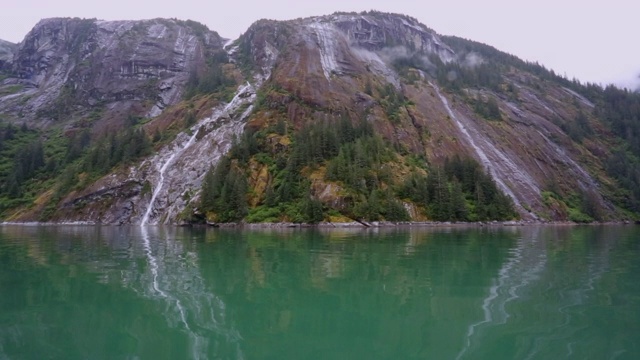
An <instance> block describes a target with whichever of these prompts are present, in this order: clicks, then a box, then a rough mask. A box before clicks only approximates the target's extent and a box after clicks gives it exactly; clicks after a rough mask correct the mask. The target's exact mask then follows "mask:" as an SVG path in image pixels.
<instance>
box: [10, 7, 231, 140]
mask: <svg viewBox="0 0 640 360" xmlns="http://www.w3.org/2000/svg"><path fill="white" fill-rule="evenodd" d="M222 44H223V40H222V39H221V38H220V37H219V36H218V35H217V34H216V33H215V32H212V31H209V30H208V29H206V27H204V26H203V25H200V24H198V23H195V22H180V21H176V20H163V19H157V20H148V21H97V20H93V19H69V18H56V19H45V20H42V21H40V22H39V23H38V24H37V25H36V26H35V27H34V28H33V30H32V31H31V32H30V33H29V34H27V36H26V37H25V39H24V40H23V41H22V42H21V43H20V44H19V46H18V47H17V49H15V56H14V58H13V61H12V64H11V69H10V70H11V75H12V76H11V77H9V78H7V79H5V80H4V81H3V82H2V85H3V86H2V87H0V91H1V92H2V93H1V94H3V95H4V96H2V97H0V112H2V114H3V115H4V116H5V117H9V118H12V119H21V121H26V123H27V124H28V125H30V126H34V127H40V128H42V127H50V126H54V125H58V124H61V123H62V124H65V125H66V126H67V127H69V126H71V127H87V126H90V127H91V128H92V129H93V130H94V131H97V132H102V131H103V130H104V128H105V127H109V126H112V127H119V126H121V125H122V122H123V121H124V120H125V119H126V118H127V117H129V116H139V117H154V116H157V115H158V114H159V113H160V112H161V111H162V110H163V109H165V108H166V107H168V106H170V105H173V104H175V103H177V102H178V101H179V100H180V99H181V96H182V94H183V92H184V89H185V84H186V83H187V81H188V79H189V75H190V73H192V72H197V71H201V69H203V68H204V67H205V61H206V60H205V59H206V58H210V57H211V56H213V55H215V53H216V52H221V51H222ZM87 122H89V124H87Z"/></svg>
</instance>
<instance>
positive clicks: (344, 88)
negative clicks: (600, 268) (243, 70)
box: [241, 13, 615, 219]
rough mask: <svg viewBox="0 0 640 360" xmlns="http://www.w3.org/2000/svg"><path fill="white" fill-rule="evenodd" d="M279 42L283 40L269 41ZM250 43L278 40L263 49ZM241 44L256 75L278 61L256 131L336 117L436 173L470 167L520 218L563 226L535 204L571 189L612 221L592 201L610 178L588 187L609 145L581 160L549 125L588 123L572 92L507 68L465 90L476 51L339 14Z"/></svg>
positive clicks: (422, 32) (393, 19) (384, 21)
mask: <svg viewBox="0 0 640 360" xmlns="http://www.w3.org/2000/svg"><path fill="white" fill-rule="evenodd" d="M267 28H269V29H268V30H267ZM282 33H286V34H287V36H281V37H278V36H277V34H282ZM258 34H276V35H273V36H272V38H271V39H263V38H261V37H260V36H259V35H258ZM243 41H245V43H243V44H241V48H244V49H246V50H245V51H247V52H250V55H247V56H245V58H246V59H251V60H254V62H253V64H254V68H255V69H257V70H258V71H260V69H262V68H264V67H265V64H264V63H263V62H262V59H263V58H264V56H263V55H262V54H265V53H267V51H266V49H268V48H273V47H275V48H276V49H278V53H279V54H280V55H279V56H278V58H277V61H276V62H275V66H274V68H273V70H272V75H271V78H270V81H269V82H268V83H267V84H266V85H265V86H266V90H265V93H266V101H265V103H266V106H265V107H264V109H263V110H264V111H263V112H258V113H257V114H256V116H255V117H254V118H253V121H254V122H256V123H264V122H267V123H268V122H272V123H273V122H274V121H275V119H277V118H278V117H280V116H282V117H285V118H286V119H287V121H288V122H289V123H290V124H293V126H294V127H295V128H301V127H303V126H304V124H307V123H313V122H322V121H327V120H326V119H328V118H331V117H335V116H336V115H335V114H337V113H341V112H346V113H349V114H350V116H351V117H353V118H357V117H361V116H365V117H366V119H367V121H369V122H370V123H372V124H373V126H374V128H375V131H376V132H377V133H379V134H381V135H382V136H383V137H384V138H385V139H386V140H387V141H389V142H391V143H394V144H396V145H397V147H398V148H399V149H400V150H401V152H402V153H409V154H415V155H417V156H422V157H424V158H425V160H426V161H427V163H430V164H438V163H440V164H441V163H442V162H443V161H444V159H445V158H447V157H451V156H454V155H467V156H471V157H473V158H475V159H477V160H478V161H479V162H480V163H482V164H483V166H484V167H485V169H487V171H489V172H490V173H491V174H492V175H493V176H494V178H495V180H496V182H497V184H498V185H499V188H500V189H501V190H502V191H504V192H505V193H506V194H508V195H509V196H510V197H511V198H512V199H513V201H514V202H515V204H516V205H517V207H518V208H519V212H520V214H521V216H523V217H524V218H529V219H535V218H538V217H543V218H563V217H564V218H566V216H567V214H566V209H564V210H562V209H556V208H555V206H549V205H548V204H545V199H544V198H543V196H542V192H543V190H547V189H548V188H549V186H550V184H549V183H550V182H553V181H555V182H558V183H559V186H561V187H562V189H564V190H566V191H569V190H570V189H573V190H577V191H578V192H579V193H580V195H578V196H583V195H584V194H592V195H593V197H594V201H596V202H597V207H598V209H601V210H602V211H603V212H604V213H606V214H607V216H614V215H613V214H614V213H615V210H614V208H613V206H612V205H611V204H610V203H609V202H607V201H606V200H604V199H602V197H601V196H599V195H598V194H599V193H600V190H599V185H598V183H599V182H607V181H609V180H610V179H608V178H606V176H603V177H602V179H597V178H596V177H595V176H596V174H597V175H598V176H602V174H603V172H602V171H600V170H601V169H602V166H603V164H602V163H600V162H599V161H598V157H599V155H598V154H597V153H598V152H599V151H606V150H605V149H607V147H608V145H607V144H606V143H604V142H600V141H598V140H597V139H596V140H594V141H593V142H592V143H589V144H588V145H589V146H590V147H591V149H587V148H586V147H585V146H583V145H581V144H576V143H575V142H574V141H572V140H571V139H570V138H569V137H568V136H567V135H566V134H565V132H564V131H563V130H562V129H561V128H560V127H559V126H558V125H557V124H554V122H552V121H551V120H557V122H565V121H566V122H571V121H573V119H574V118H575V117H576V116H577V115H578V114H579V113H584V114H587V115H585V116H587V117H588V120H587V121H588V122H591V121H594V119H593V118H592V117H590V116H589V114H590V113H591V112H592V109H593V104H591V103H590V102H589V101H588V100H586V99H584V98H583V97H582V96H580V95H579V94H577V93H575V92H574V91H573V90H570V89H568V88H564V87H562V86H559V85H556V84H552V83H550V84H546V83H544V82H543V80H542V79H539V78H537V77H535V76H532V75H531V74H528V73H525V72H522V71H519V70H518V69H517V68H511V67H509V66H504V69H500V71H501V73H498V74H497V75H495V76H497V77H498V79H497V80H496V81H495V84H494V86H493V87H492V88H487V87H485V86H474V85H475V84H472V86H468V85H466V84H463V85H462V87H461V86H459V85H458V84H457V83H456V78H458V77H462V76H463V75H464V73H473V74H481V73H482V72H483V71H491V70H492V69H488V68H483V67H482V64H483V62H485V61H487V60H485V59H483V57H482V56H481V55H480V54H478V53H476V52H471V51H464V49H460V51H454V50H453V48H452V47H451V46H448V45H447V44H446V42H445V41H444V40H443V39H441V38H440V37H439V36H438V35H437V34H435V33H434V32H433V31H431V30H429V29H428V28H426V27H424V26H423V25H421V24H419V23H417V22H416V21H415V20H413V19H411V18H408V17H405V16H398V15H389V14H381V13H369V14H336V15H332V16H327V17H320V18H311V19H303V20H297V21H291V22H287V23H271V24H267V23H262V24H258V25H257V26H255V27H253V28H252V29H250V30H249V32H248V33H247V34H246V35H245V36H244V37H243ZM249 49H250V50H249ZM269 53H274V51H269ZM494 66H498V65H494ZM443 72H444V73H445V76H444V77H442V76H440V74H442V73H443ZM458 72H460V74H458ZM493 73H494V74H496V71H493ZM389 84H390V85H392V86H393V88H392V89H391V90H394V89H395V92H397V93H398V94H400V97H401V98H403V99H405V100H404V101H403V102H402V103H401V104H390V103H389V101H388V100H389V99H388V97H389V95H388V94H387V93H388V90H389V89H388V88H385V87H386V86H387V85H389ZM453 85H455V86H453ZM441 87H445V89H441ZM454 87H455V89H454ZM269 89H275V90H277V91H269ZM451 90H455V91H451ZM488 101H490V102H493V103H494V104H495V105H496V106H497V108H498V111H499V113H498V115H499V117H500V118H501V120H500V121H490V120H488V119H486V118H485V117H486V116H483V115H482V114H479V112H478V111H476V109H475V107H474V104H478V103H479V104H484V103H487V102H488ZM274 110H280V111H279V112H278V111H274ZM265 118H266V119H265ZM258 119H259V120H258ZM603 131H604V130H603ZM591 150H593V152H592V151H591ZM594 152H595V154H594ZM581 164H588V165H590V168H586V167H585V166H584V165H581ZM323 186H327V184H324V185H323ZM320 192H321V191H320ZM563 211H564V212H565V213H557V212H563Z"/></svg>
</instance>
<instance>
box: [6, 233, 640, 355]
mask: <svg viewBox="0 0 640 360" xmlns="http://www.w3.org/2000/svg"><path fill="white" fill-rule="evenodd" d="M639 274H640V228H637V227H634V226H627V227H624V226H608V227H510V228H507V227H498V228H474V229H404V230H379V231H375V230H371V231H363V230H332V231H328V230H327V231H324V230H289V231H224V230H214V229H176V228H157V227H149V228H145V229H140V228H137V227H131V228H127V227H79V226H75V227H71V226H66V227H63V226H58V227H45V226H31V227H29V226H22V227H20V226H3V227H0V359H196V358H200V359H565V358H568V359H640V276H639Z"/></svg>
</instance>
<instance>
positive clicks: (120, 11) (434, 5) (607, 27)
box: [0, 0, 640, 86]
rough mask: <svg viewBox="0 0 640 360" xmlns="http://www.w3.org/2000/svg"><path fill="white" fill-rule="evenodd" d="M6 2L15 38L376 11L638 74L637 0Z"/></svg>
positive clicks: (586, 66) (10, 36) (565, 70)
mask: <svg viewBox="0 0 640 360" xmlns="http://www.w3.org/2000/svg"><path fill="white" fill-rule="evenodd" d="M0 8H1V9H2V12H1V13H0V39H4V40H8V41H11V42H19V41H21V40H22V38H23V37H24V36H25V35H26V34H27V32H28V31H29V30H30V29H31V28H32V27H33V26H34V25H35V24H36V23H37V22H38V20H40V19H42V18H48V17H85V18H94V17H95V18H98V19H105V20H129V19H151V18H156V17H176V18H179V19H192V20H196V21H199V22H202V23H204V24H206V25H207V26H209V28H210V29H212V30H215V31H217V32H218V33H220V35H222V36H223V37H227V38H237V37H238V36H239V35H240V34H241V33H242V32H244V31H245V30H246V29H247V28H248V27H249V25H251V23H253V22H254V21H256V20H258V19H261V18H268V19H277V20H286V19H292V18H297V17H307V16H314V15H326V14H330V13H333V12H335V11H362V10H371V9H375V10H380V11H388V12H396V13H403V14H407V15H411V16H413V17H415V18H417V19H418V20H420V21H421V22H422V23H424V24H425V25H427V26H428V27H430V28H432V29H434V30H435V31H437V32H438V33H440V34H445V35H457V36H461V37H465V38H469V39H472V40H476V41H480V42H483V43H486V44H489V45H492V46H494V47H496V48H498V49H500V50H503V51H506V52H509V53H512V54H514V55H517V56H518V57H520V58H523V59H525V60H530V61H538V62H540V63H542V64H543V65H545V66H546V67H548V68H551V69H554V70H555V71H556V72H558V73H560V74H566V75H567V76H568V77H570V78H572V77H577V78H578V79H580V80H581V81H583V82H584V81H589V82H596V83H602V84H607V83H612V82H613V83H617V84H619V85H624V86H631V84H633V83H635V82H636V80H637V78H638V74H640V44H639V43H638V40H637V35H638V34H639V33H640V31H638V17H639V16H640V1H632V0H606V1H597V2H596V1H593V0H583V1H576V0H537V1H530V0H529V1H521V0H510V1H508V0H440V1H428V0H384V1H383V0H364V1H362V0H358V1H357V0H314V1H303V0H260V1H258V0H226V1H217V0H209V1H203V0H177V1H166V0H108V1H95V2H94V1H91V0H2V5H1V6H0Z"/></svg>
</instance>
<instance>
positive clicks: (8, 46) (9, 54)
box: [0, 39, 16, 70]
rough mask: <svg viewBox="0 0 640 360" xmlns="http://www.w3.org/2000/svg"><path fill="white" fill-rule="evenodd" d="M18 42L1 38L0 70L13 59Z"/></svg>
mask: <svg viewBox="0 0 640 360" xmlns="http://www.w3.org/2000/svg"><path fill="white" fill-rule="evenodd" d="M15 49H16V44H13V43H10V42H8V41H4V40H2V39H0V70H2V69H4V67H5V64H8V63H10V62H11V61H12V60H13V53H14V52H15Z"/></svg>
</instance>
